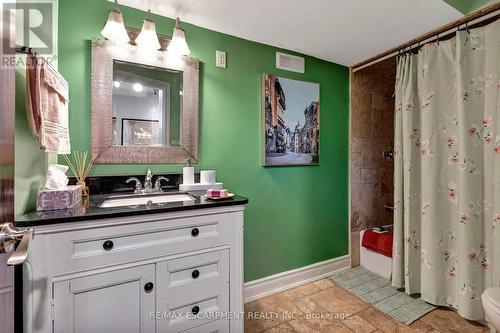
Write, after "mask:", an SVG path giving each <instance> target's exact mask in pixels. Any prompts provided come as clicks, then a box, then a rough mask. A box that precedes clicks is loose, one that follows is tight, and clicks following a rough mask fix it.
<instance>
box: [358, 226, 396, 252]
mask: <svg viewBox="0 0 500 333" xmlns="http://www.w3.org/2000/svg"><path fill="white" fill-rule="evenodd" d="M361 245H363V246H364V247H366V248H367V249H370V250H372V251H374V252H377V253H380V254H383V255H384V256H387V257H391V258H392V233H388V232H386V233H382V234H380V233H377V232H375V231H373V230H366V231H365V233H364V234H363V240H362V242H361Z"/></svg>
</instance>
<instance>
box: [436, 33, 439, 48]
mask: <svg viewBox="0 0 500 333" xmlns="http://www.w3.org/2000/svg"><path fill="white" fill-rule="evenodd" d="M436 42H437V45H438V46H439V34H437V36H436Z"/></svg>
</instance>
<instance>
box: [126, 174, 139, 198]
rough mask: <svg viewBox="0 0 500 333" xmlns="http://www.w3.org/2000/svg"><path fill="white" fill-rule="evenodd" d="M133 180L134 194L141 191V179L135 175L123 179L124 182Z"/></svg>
mask: <svg viewBox="0 0 500 333" xmlns="http://www.w3.org/2000/svg"><path fill="white" fill-rule="evenodd" d="M130 182H135V189H134V194H139V193H142V184H141V181H140V180H139V179H137V178H135V177H130V178H129V179H127V180H126V181H125V183H127V184H128V183H130Z"/></svg>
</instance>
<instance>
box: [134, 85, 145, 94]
mask: <svg viewBox="0 0 500 333" xmlns="http://www.w3.org/2000/svg"><path fill="white" fill-rule="evenodd" d="M132 88H133V89H134V91H136V92H141V91H142V89H144V87H143V86H142V84H140V83H134V85H133V86H132Z"/></svg>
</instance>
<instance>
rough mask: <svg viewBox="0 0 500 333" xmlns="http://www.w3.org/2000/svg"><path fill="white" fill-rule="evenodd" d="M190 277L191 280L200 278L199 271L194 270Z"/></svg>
mask: <svg viewBox="0 0 500 333" xmlns="http://www.w3.org/2000/svg"><path fill="white" fill-rule="evenodd" d="M191 276H192V277H193V279H197V278H198V276H200V271H199V270H197V269H195V270H194V271H193V273H191Z"/></svg>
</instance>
